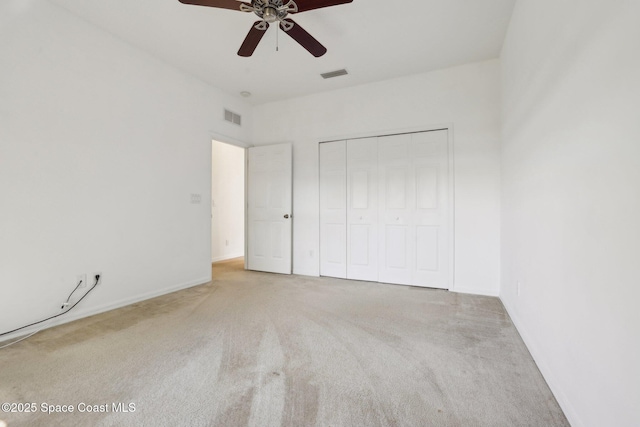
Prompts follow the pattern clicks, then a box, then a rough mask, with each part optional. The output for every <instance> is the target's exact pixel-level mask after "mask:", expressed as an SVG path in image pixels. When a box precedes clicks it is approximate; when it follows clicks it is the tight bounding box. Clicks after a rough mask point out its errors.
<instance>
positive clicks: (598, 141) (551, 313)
mask: <svg viewBox="0 0 640 427" xmlns="http://www.w3.org/2000/svg"><path fill="white" fill-rule="evenodd" d="M639 22H640V2H637V1H611V2H605V1H578V0H567V1H561V2H558V1H552V0H542V1H541V0H521V1H518V2H517V3H516V8H515V12H514V16H513V20H512V22H511V27H510V29H509V32H508V35H507V38H506V42H505V46H504V49H503V53H502V63H503V66H502V72H503V121H504V123H503V154H502V173H503V179H502V183H503V187H502V188H503V210H502V218H503V227H502V236H503V238H502V266H503V269H502V288H501V298H502V300H503V302H504V303H505V305H506V307H507V308H508V310H509V312H510V314H511V316H512V318H513V320H514V322H515V323H516V325H517V327H518V329H519V330H520V332H521V334H522V335H523V337H524V338H525V341H526V343H527V345H528V347H529V349H530V350H531V352H532V353H533V356H534V358H535V359H536V361H537V363H538V365H539V366H540V368H541V370H542V372H543V374H544V375H545V378H546V379H547V381H548V382H549V384H550V386H551V388H552V390H553V391H554V393H555V394H556V397H557V398H558V400H559V402H560V404H561V406H562V407H563V409H564V411H565V413H566V414H567V416H568V418H569V420H570V421H571V423H572V425H574V426H619V427H624V426H629V427H630V426H638V425H640V411H639V410H638V402H640V363H639V362H638V361H639V360H640V310H638V302H639V301H640V268H639V267H638V265H639V256H640V222H639V221H640V120H639V112H640V77H639V76H640V49H639V48H640V44H639V42H640V25H639ZM518 281H520V282H521V287H520V295H519V296H518V294H517V282H518Z"/></svg>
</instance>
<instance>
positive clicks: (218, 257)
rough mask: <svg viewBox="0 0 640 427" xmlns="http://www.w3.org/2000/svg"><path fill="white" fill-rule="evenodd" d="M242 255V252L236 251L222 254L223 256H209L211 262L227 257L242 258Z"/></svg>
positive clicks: (224, 259)
mask: <svg viewBox="0 0 640 427" xmlns="http://www.w3.org/2000/svg"><path fill="white" fill-rule="evenodd" d="M243 256H244V252H236V253H234V254H230V255H223V256H217V257H213V258H211V262H220V261H226V260H228V259H234V258H242V257H243Z"/></svg>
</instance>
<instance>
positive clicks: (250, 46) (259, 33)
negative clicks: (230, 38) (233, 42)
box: [238, 21, 269, 57]
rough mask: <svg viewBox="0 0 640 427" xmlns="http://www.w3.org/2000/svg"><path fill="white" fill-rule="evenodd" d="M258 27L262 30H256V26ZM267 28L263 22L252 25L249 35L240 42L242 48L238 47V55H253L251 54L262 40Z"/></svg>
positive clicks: (266, 24)
mask: <svg viewBox="0 0 640 427" xmlns="http://www.w3.org/2000/svg"><path fill="white" fill-rule="evenodd" d="M258 25H260V26H261V27H262V28H264V29H263V30H261V29H258V28H257V26H258ZM268 28H269V24H268V23H267V22H265V21H256V22H255V23H254V24H253V27H251V29H250V30H249V34H247V37H245V39H244V42H242V46H240V50H238V55H240V56H244V57H249V56H251V55H253V52H254V51H255V50H256V47H258V43H260V40H262V37H263V36H264V33H266V32H267V29H268Z"/></svg>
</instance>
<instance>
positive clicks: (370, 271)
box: [347, 138, 378, 281]
mask: <svg viewBox="0 0 640 427" xmlns="http://www.w3.org/2000/svg"><path fill="white" fill-rule="evenodd" d="M347 278H348V279H356V280H371V281H377V280H378V139H377V138H363V139H355V140H349V141H347Z"/></svg>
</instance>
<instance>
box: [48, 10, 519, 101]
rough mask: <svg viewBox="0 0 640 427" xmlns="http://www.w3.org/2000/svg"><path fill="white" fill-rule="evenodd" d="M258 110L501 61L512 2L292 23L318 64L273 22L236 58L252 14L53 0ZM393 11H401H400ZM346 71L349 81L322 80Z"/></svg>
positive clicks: (314, 17)
mask: <svg viewBox="0 0 640 427" xmlns="http://www.w3.org/2000/svg"><path fill="white" fill-rule="evenodd" d="M50 1H52V2H53V3H56V4H58V5H60V6H63V7H64V8H66V9H68V10H69V11H71V12H72V13H74V14H76V15H78V16H80V17H82V18H84V19H86V20H87V21H89V22H91V23H93V24H94V25H96V26H98V27H101V28H103V29H105V30H107V31H109V32H110V33H112V34H114V35H116V36H118V37H119V38H121V39H122V40H125V41H126V42H128V43H130V44H131V45H134V46H136V47H139V48H141V49H143V50H145V51H147V52H150V53H151V54H152V55H154V56H155V57H157V58H160V59H162V60H164V61H166V62H168V63H170V64H173V65H174V66H176V67H178V68H180V69H181V70H183V71H185V72H187V73H189V74H192V75H194V76H197V77H199V78H200V79H202V80H203V81H205V82H207V83H209V84H211V85H213V86H216V87H218V88H220V89H222V90H224V91H226V92H229V93H232V94H236V95H237V96H240V95H239V93H240V92H241V91H249V92H251V93H252V94H253V96H251V98H249V101H250V102H251V103H252V104H262V103H265V102H270V101H276V100H281V99H287V98H292V97H297V96H303V95H307V94H311V93H316V92H321V91H325V90H331V89H337V88H343V87H347V86H355V85H360V84H364V83H369V82H374V81H380V80H386V79H389V78H394V77H399V76H404V75H410V74H416V73H422V72H427V71H431V70H435V69H440V68H446V67H451V66H455V65H460V64H464V63H468V62H474V61H480V60H485V59H491V58H496V57H498V55H499V54H500V49H501V48H502V42H503V39H504V35H505V32H506V29H507V26H508V23H509V19H510V17H511V11H512V9H513V5H514V3H515V0H403V1H391V0H354V1H353V3H349V4H344V5H339V6H333V7H329V8H324V9H318V10H311V11H307V12H303V13H300V14H296V15H292V16H291V17H292V18H293V19H294V20H295V21H296V22H297V23H298V24H300V25H301V26H302V27H303V28H304V29H306V30H307V31H308V32H309V33H311V34H312V35H313V36H314V37H315V38H316V39H318V41H320V43H322V44H323V45H324V46H325V47H326V48H327V49H328V52H327V54H326V55H324V56H323V57H320V58H314V57H313V56H312V55H311V54H309V53H308V52H307V51H306V50H304V49H303V48H302V47H301V46H300V45H298V44H297V43H296V42H295V41H293V40H292V39H291V38H290V37H289V36H288V35H286V34H285V33H283V32H282V31H280V32H279V34H278V38H279V51H278V52H276V33H277V32H278V31H277V30H276V26H275V25H272V26H271V28H270V29H269V30H268V31H267V33H266V34H265V36H264V38H263V39H262V41H261V42H260V44H259V45H258V48H257V49H256V51H255V53H254V54H253V56H252V57H250V58H242V57H239V56H237V55H236V52H237V51H238V48H239V47H240V45H241V44H242V41H243V40H244V38H245V36H246V34H247V32H248V31H249V29H250V28H251V25H252V23H253V22H254V21H256V20H257V17H256V16H255V15H251V14H248V13H243V12H237V11H233V10H227V9H216V8H209V7H202V6H191V5H185V4H182V3H180V2H178V0H50ZM394 7H395V8H394ZM340 68H346V69H347V70H348V71H349V75H348V76H343V77H338V78H335V79H331V80H323V79H322V78H321V77H320V73H324V72H328V71H333V70H336V69H340Z"/></svg>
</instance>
